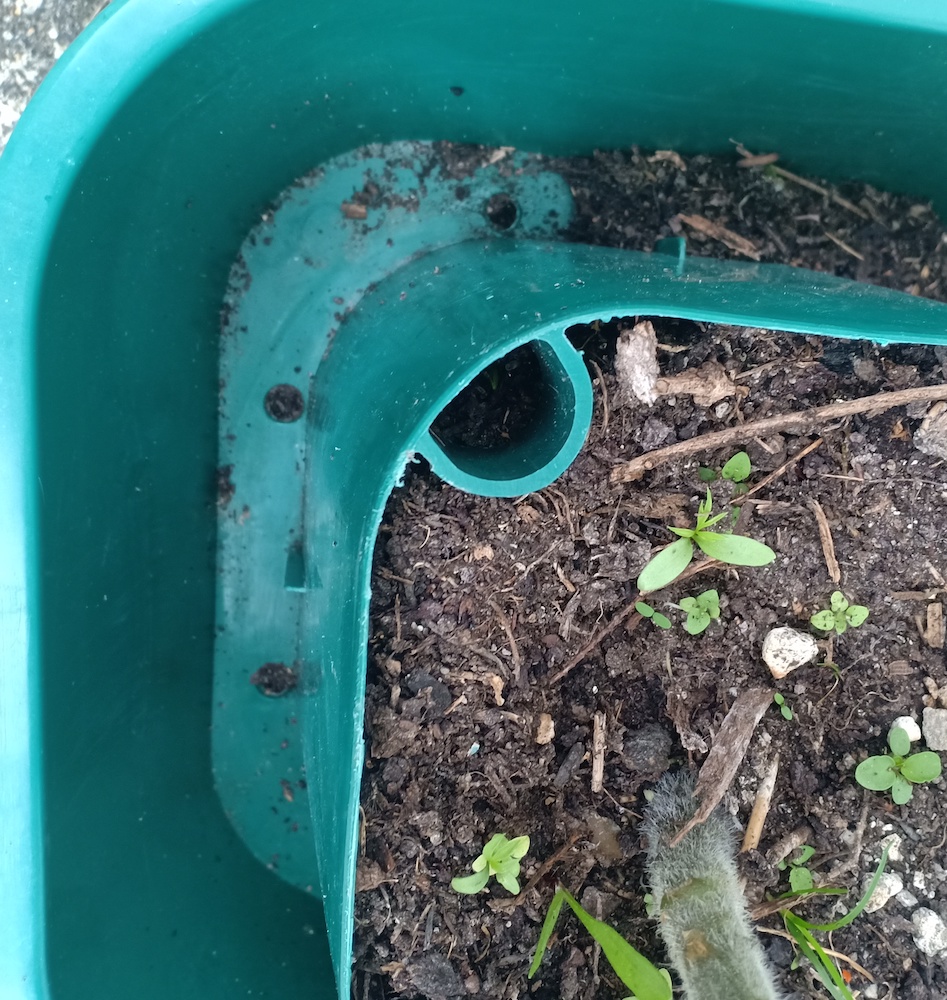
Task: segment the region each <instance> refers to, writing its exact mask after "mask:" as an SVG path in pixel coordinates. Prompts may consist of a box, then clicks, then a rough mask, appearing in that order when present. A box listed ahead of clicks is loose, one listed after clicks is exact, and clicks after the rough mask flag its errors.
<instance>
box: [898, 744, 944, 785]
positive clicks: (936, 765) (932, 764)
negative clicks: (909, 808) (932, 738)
mask: <svg viewBox="0 0 947 1000" xmlns="http://www.w3.org/2000/svg"><path fill="white" fill-rule="evenodd" d="M940 771H941V762H940V757H939V756H938V755H937V754H936V753H934V751H933V750H922V751H921V752H920V753H916V754H913V755H912V756H910V757H908V759H907V760H906V761H905V762H904V763H903V764H902V765H901V774H902V775H904V777H905V778H907V780H908V781H913V782H915V783H916V784H917V783H920V782H923V781H936V780H937V779H938V778H939V777H940Z"/></svg>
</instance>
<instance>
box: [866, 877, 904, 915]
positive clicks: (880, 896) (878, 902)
mask: <svg viewBox="0 0 947 1000" xmlns="http://www.w3.org/2000/svg"><path fill="white" fill-rule="evenodd" d="M867 881H868V882H870V881H871V877H870V876H869V878H868V879H867ZM867 888H868V887H867V885H866V886H865V889H867ZM903 888H904V882H903V881H902V879H901V876H900V875H898V874H897V873H896V872H884V873H883V874H882V875H881V878H879V879H878V884H877V885H876V886H875V891H874V892H873V893H872V894H871V899H869V900H868V903H867V904H866V906H865V912H866V913H874V912H875V910H880V909H881V908H882V906H884V905H885V903H887V902H888V900H889V899H891V897H892V896H896V895H897V894H898V893H899V892H900V891H901V890H902V889H903Z"/></svg>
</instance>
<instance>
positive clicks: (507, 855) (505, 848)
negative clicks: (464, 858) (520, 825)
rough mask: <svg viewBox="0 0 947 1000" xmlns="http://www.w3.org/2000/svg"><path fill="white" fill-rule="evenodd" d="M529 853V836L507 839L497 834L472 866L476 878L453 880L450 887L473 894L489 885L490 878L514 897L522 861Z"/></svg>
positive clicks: (466, 877) (518, 888)
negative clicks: (493, 878)
mask: <svg viewBox="0 0 947 1000" xmlns="http://www.w3.org/2000/svg"><path fill="white" fill-rule="evenodd" d="M528 850H529V837H514V838H513V839H512V840H509V839H507V837H506V835H505V834H503V833H497V834H494V835H493V836H492V837H491V838H490V839H489V840H488V841H487V843H486V845H485V846H484V848H483V853H482V854H481V855H480V857H479V858H477V859H476V861H474V863H473V864H472V865H471V866H470V867H471V868H472V869H473V872H474V873H473V875H465V876H462V877H461V876H458V877H457V878H452V879H451V882H450V887H451V888H452V889H453V890H454V891H455V892H462V893H464V894H466V895H473V894H474V893H477V892H480V890H481V889H482V888H483V887H484V886H485V885H486V884H487V882H488V881H489V879H490V876H491V875H493V876H495V877H496V880H497V882H499V883H500V885H502V886H503V888H504V889H509V891H510V892H512V893H513V895H514V896H515V895H516V894H517V893H518V892H519V891H520V883H519V874H520V860H521V859H522V858H523V857H525V856H526V852H527V851H528Z"/></svg>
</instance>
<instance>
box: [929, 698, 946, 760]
mask: <svg viewBox="0 0 947 1000" xmlns="http://www.w3.org/2000/svg"><path fill="white" fill-rule="evenodd" d="M924 739H925V740H926V741H927V745H928V747H930V749H931V750H947V708H925V709H924Z"/></svg>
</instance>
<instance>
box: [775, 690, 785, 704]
mask: <svg viewBox="0 0 947 1000" xmlns="http://www.w3.org/2000/svg"><path fill="white" fill-rule="evenodd" d="M773 701H775V702H776V704H777V705H785V704H786V699H785V698H784V697H783V696H782V695H781V694H780V693H779V692H778V691H776V692H774V693H773Z"/></svg>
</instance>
